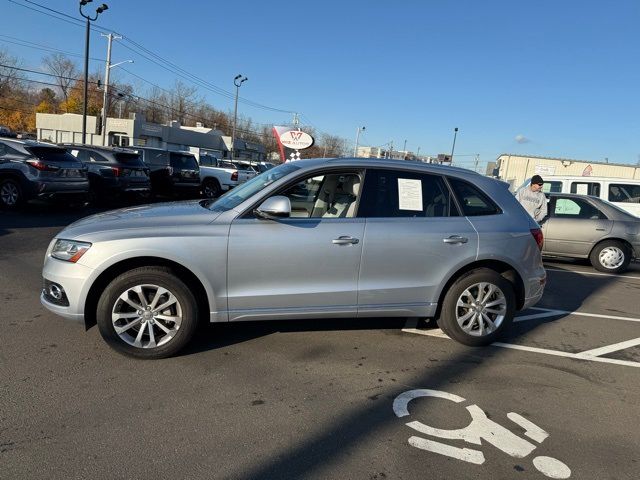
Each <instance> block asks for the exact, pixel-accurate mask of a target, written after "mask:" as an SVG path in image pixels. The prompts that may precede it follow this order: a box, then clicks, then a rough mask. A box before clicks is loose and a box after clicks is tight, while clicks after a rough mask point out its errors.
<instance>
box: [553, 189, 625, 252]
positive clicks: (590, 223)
mask: <svg viewBox="0 0 640 480" xmlns="http://www.w3.org/2000/svg"><path fill="white" fill-rule="evenodd" d="M612 228H613V220H609V219H608V218H607V216H606V215H605V214H604V213H603V212H601V211H600V210H599V209H598V208H597V207H596V206H595V205H593V204H592V203H591V202H589V201H588V199H586V198H580V197H562V196H554V197H551V201H550V202H549V218H548V219H547V221H546V222H544V223H543V224H542V231H543V234H544V248H543V253H546V254H550V255H568V256H572V255H575V256H582V257H584V256H587V255H588V254H589V252H590V251H591V249H592V248H593V245H594V244H595V243H597V242H598V240H600V239H601V238H603V237H604V236H606V235H607V234H608V233H609V232H610V231H611V229H612Z"/></svg>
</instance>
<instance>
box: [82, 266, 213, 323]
mask: <svg viewBox="0 0 640 480" xmlns="http://www.w3.org/2000/svg"><path fill="white" fill-rule="evenodd" d="M138 267H168V268H170V269H171V270H172V271H173V272H174V273H175V274H176V276H177V277H178V278H179V279H180V280H182V281H183V282H184V283H185V284H186V285H187V286H188V287H189V289H190V290H191V291H192V293H193V294H194V296H195V297H196V301H197V302H198V306H199V307H200V318H199V319H198V320H199V321H207V322H208V321H209V311H210V308H209V298H208V296H207V291H206V289H205V287H204V285H203V284H202V282H201V281H200V279H199V278H198V277H197V275H195V274H194V273H193V272H192V271H191V270H189V269H188V268H186V267H184V266H183V265H180V264H179V263H177V262H174V261H172V260H168V259H166V258H161V257H151V256H146V257H136V258H129V259H125V260H121V261H119V262H117V263H115V264H113V265H111V266H110V267H109V268H107V269H106V270H105V271H104V272H102V273H101V274H100V275H99V276H98V277H97V278H96V279H95V281H94V282H93V284H92V285H91V288H90V289H89V292H88V293H87V297H86V300H85V304H84V324H85V328H86V329H87V330H88V329H90V328H91V327H93V326H94V325H96V313H97V307H98V301H99V300H100V295H101V294H102V292H103V291H104V289H105V288H106V287H107V285H109V283H111V281H112V280H113V279H114V278H116V277H117V276H118V275H121V274H122V273H124V272H127V271H129V270H132V269H134V268H138Z"/></svg>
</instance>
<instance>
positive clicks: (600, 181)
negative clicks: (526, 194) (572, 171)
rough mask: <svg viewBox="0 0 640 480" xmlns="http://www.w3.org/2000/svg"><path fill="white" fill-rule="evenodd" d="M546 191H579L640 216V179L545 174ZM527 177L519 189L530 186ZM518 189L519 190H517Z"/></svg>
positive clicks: (543, 188)
mask: <svg viewBox="0 0 640 480" xmlns="http://www.w3.org/2000/svg"><path fill="white" fill-rule="evenodd" d="M542 178H543V179H544V185H543V187H542V191H543V192H545V193H550V192H551V193H553V192H557V193H578V194H581V195H592V196H594V197H599V198H602V199H603V200H607V201H609V202H611V203H613V204H614V205H616V206H618V207H620V208H622V209H623V210H626V211H627V212H629V213H631V214H633V215H635V216H636V217H640V180H633V179H629V178H611V177H577V176H576V177H568V176H567V177H564V176H562V177H561V176H543V177H542ZM530 183H531V179H530V178H529V179H527V180H526V181H525V182H524V183H523V184H522V185H520V187H519V188H518V190H520V189H521V188H524V187H528V186H529V184H530ZM516 191H517V190H516Z"/></svg>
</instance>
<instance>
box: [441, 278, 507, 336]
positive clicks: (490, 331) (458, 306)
mask: <svg viewBox="0 0 640 480" xmlns="http://www.w3.org/2000/svg"><path fill="white" fill-rule="evenodd" d="M514 314H515V293H514V290H513V285H512V284H511V282H509V281H508V280H506V279H505V278H504V277H502V276H501V275H500V274H499V273H497V272H495V271H493V270H489V269H484V268H483V269H478V270H473V271H471V272H469V273H467V274H466V275H464V276H462V277H461V278H459V279H458V280H457V281H456V282H455V283H454V284H453V285H452V286H451V287H450V289H449V291H448V292H447V293H446V295H445V297H444V301H443V305H442V312H441V315H440V318H439V319H438V325H439V326H440V328H441V329H442V330H443V331H444V332H445V333H446V334H447V335H449V336H450V337H451V338H453V339H454V340H456V341H458V342H460V343H463V344H465V345H470V346H481V345H489V344H490V343H492V342H493V341H494V340H495V339H496V338H497V337H498V336H499V335H500V334H501V333H502V332H503V331H504V330H506V329H507V328H508V326H509V325H510V324H511V322H512V321H513V316H514Z"/></svg>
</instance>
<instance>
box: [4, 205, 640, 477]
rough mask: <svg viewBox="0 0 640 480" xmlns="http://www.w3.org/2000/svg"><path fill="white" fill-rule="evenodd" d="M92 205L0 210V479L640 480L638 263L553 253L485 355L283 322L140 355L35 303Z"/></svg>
mask: <svg viewBox="0 0 640 480" xmlns="http://www.w3.org/2000/svg"><path fill="white" fill-rule="evenodd" d="M88 213H91V211H83V210H76V211H70V212H68V211H66V210H65V209H64V208H63V207H57V208H56V209H54V210H53V211H52V210H51V208H50V207H44V206H32V207H29V208H28V209H27V210H26V211H25V212H23V213H8V212H0V299H2V306H3V308H2V311H1V312H2V313H0V332H1V333H0V341H1V345H2V346H1V347H0V478H7V479H22V478H29V479H33V478H65V479H67V478H92V479H101V478H105V479H114V478H123V479H124V478H127V479H129V478H140V479H147V478H190V479H191V478H193V479H199V478H207V479H210V478H231V479H254V478H255V479H258V478H260V479H276V478H283V479H292V478H296V479H297V478H309V479H328V478H331V479H334V478H335V479H345V478H353V479H414V478H416V479H417V478H435V479H449V478H461V479H462V478H464V479H466V478H474V479H514V478H516V479H544V478H572V479H635V478H637V477H638V470H639V463H638V462H639V460H640V431H639V430H638V428H637V419H638V418H640V382H638V380H639V378H640V368H638V367H640V264H637V263H636V264H632V266H631V269H630V270H629V271H628V272H626V273H625V274H622V275H617V276H616V275H606V274H601V273H599V272H596V271H595V270H593V269H592V268H591V267H590V266H589V265H587V264H585V263H583V262H574V261H552V260H548V261H546V262H545V264H546V267H547V270H548V276H549V280H548V285H547V289H546V293H545V296H544V297H543V300H542V301H541V302H540V303H539V304H538V305H536V307H535V308H532V309H529V310H527V311H524V312H520V313H519V314H518V318H517V319H516V323H514V325H513V327H512V329H511V331H510V332H509V334H508V335H507V336H506V337H505V338H504V339H502V341H501V342H499V343H497V344H495V345H494V346H490V347H486V348H469V347H465V346H462V345H459V344H457V343H456V342H453V341H451V340H449V339H448V338H446V336H444V335H443V334H442V333H441V332H440V331H439V330H438V329H437V328H435V327H434V326H432V325H430V324H424V323H422V322H420V323H416V322H411V321H406V320H398V319H360V320H353V319H345V320H330V321H328V320H324V321H316V322H313V321H304V322H295V321H287V322H264V323H259V324H258V323H241V324H232V325H213V326H209V327H206V328H203V329H202V330H201V331H200V333H199V335H198V338H197V340H196V341H195V342H194V344H193V345H192V346H190V347H189V348H188V349H187V350H186V352H184V354H182V355H180V356H178V357H175V358H171V359H167V360H162V361H155V362H145V361H137V360H132V359H129V358H126V357H123V356H121V355H119V354H117V353H115V352H113V351H112V350H111V349H110V348H108V347H107V346H106V345H105V344H104V342H103V341H102V339H101V338H100V335H99V333H98V331H97V329H95V328H94V329H91V330H89V331H88V332H85V331H84V329H83V328H82V327H81V326H79V325H74V324H70V323H69V322H68V321H66V320H64V319H62V318H58V317H56V316H55V315H53V314H50V313H48V312H47V311H46V310H45V309H44V308H42V307H41V306H40V303H39V300H38V296H39V290H40V286H41V277H40V270H41V267H42V260H43V256H44V252H45V250H46V247H47V245H48V243H49V241H50V239H51V238H53V236H54V235H55V234H56V233H57V232H58V231H59V230H60V229H62V228H63V227H64V226H65V225H67V224H68V223H70V222H72V221H73V220H75V219H77V218H80V217H82V216H84V215H85V214H88Z"/></svg>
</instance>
